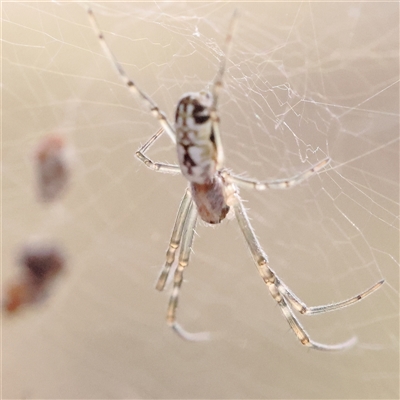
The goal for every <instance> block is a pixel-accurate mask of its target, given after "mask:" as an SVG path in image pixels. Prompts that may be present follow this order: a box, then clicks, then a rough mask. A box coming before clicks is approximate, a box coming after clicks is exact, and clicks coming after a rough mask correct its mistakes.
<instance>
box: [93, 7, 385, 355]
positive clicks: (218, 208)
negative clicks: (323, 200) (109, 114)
mask: <svg viewBox="0 0 400 400" xmlns="http://www.w3.org/2000/svg"><path fill="white" fill-rule="evenodd" d="M88 14H89V19H90V22H91V25H92V27H93V29H94V32H95V33H96V35H97V37H98V39H99V42H100V44H101V46H102V48H103V50H104V52H105V54H106V55H107V57H108V58H109V59H110V61H111V62H112V64H113V66H114V67H115V68H116V70H117V72H118V75H119V77H120V78H121V79H122V81H123V82H124V84H125V85H126V86H127V88H128V89H129V90H130V92H131V93H132V94H133V95H135V96H137V97H138V98H139V99H140V100H141V101H142V102H143V103H144V104H145V105H146V106H147V108H148V109H149V111H150V112H151V114H152V115H153V116H154V117H155V118H156V119H157V120H158V121H159V124H160V129H159V130H158V131H157V132H156V133H155V134H154V135H153V136H151V137H150V139H149V140H148V141H147V142H146V143H145V144H144V145H143V146H141V147H140V148H139V150H138V151H137V152H136V157H137V158H138V159H139V160H140V161H141V162H143V163H144V164H145V165H146V167H148V168H150V169H151V170H153V171H157V172H163V173H167V174H179V173H180V174H182V175H183V176H184V177H185V178H186V179H187V180H188V184H189V185H188V188H187V189H186V191H185V193H184V195H183V198H182V201H181V203H180V206H179V209H178V213H177V216H176V221H175V225H174V228H173V231H172V235H171V239H170V242H169V247H168V250H167V253H166V262H165V264H164V266H163V268H162V270H161V273H160V276H159V278H158V280H157V283H156V288H157V289H158V290H160V291H162V290H164V288H165V285H166V282H167V280H168V278H169V277H170V276H173V287H172V292H171V295H170V300H169V304H168V310H167V323H168V325H169V326H170V327H172V328H173V330H174V331H175V332H176V333H177V334H178V335H179V336H180V337H182V338H183V339H186V340H203V339H205V338H206V336H205V335H204V334H205V333H204V332H203V333H190V332H187V331H186V330H184V328H183V327H182V326H181V325H179V324H178V322H177V321H176V309H177V305H178V297H179V292H180V288H181V285H182V281H183V272H184V270H185V268H186V267H187V266H188V265H189V258H190V252H191V246H192V242H193V236H194V231H195V226H196V221H197V219H198V217H200V218H201V219H202V220H203V221H204V222H206V223H208V224H219V223H220V222H222V221H223V220H224V219H225V217H226V216H227V214H228V212H229V211H230V210H231V209H233V213H234V216H235V217H236V220H237V222H238V224H239V227H240V229H241V231H242V233H243V235H244V237H245V239H246V242H247V245H248V247H249V249H250V252H251V255H252V257H253V259H254V262H255V264H256V266H257V269H258V272H259V274H260V275H261V278H262V279H263V281H264V282H265V284H266V285H267V287H268V289H269V291H270V294H271V296H272V298H273V299H274V300H275V301H276V302H277V303H278V305H279V307H280V309H281V311H282V313H283V315H284V317H285V318H286V320H287V322H288V324H289V326H290V328H291V329H292V330H293V332H294V334H295V335H296V337H297V338H298V340H299V341H300V343H301V344H302V345H304V346H306V347H310V348H313V349H317V350H344V349H347V348H349V347H351V346H353V345H354V344H355V343H356V341H357V338H356V337H352V338H351V339H349V340H347V341H345V342H342V343H338V344H332V345H330V344H322V343H318V342H315V341H314V340H312V339H311V338H310V336H309V335H308V333H307V332H306V331H305V329H304V328H303V326H302V325H301V324H300V322H299V320H298V319H297V317H296V316H295V314H294V310H296V311H298V312H299V313H300V314H305V315H314V314H319V313H325V312H328V311H334V310H339V309H342V308H344V307H347V306H349V305H351V304H353V303H356V302H358V301H360V300H362V299H363V298H365V297H366V296H368V295H369V294H371V293H373V292H375V291H376V290H377V289H378V288H379V287H380V286H381V285H382V284H383V282H384V280H381V281H379V282H377V283H376V284H375V285H373V286H372V287H370V288H369V289H367V290H365V291H364V292H362V293H360V294H357V295H356V296H353V297H351V298H349V299H347V300H344V301H340V302H338V303H333V304H327V305H323V306H316V307H309V306H307V305H306V304H305V303H304V302H303V301H302V300H300V299H299V298H298V297H297V296H296V295H295V294H294V293H293V292H292V290H291V289H289V287H288V286H286V284H285V283H284V282H283V281H282V280H281V279H280V278H279V276H278V275H277V274H276V273H275V271H274V270H273V269H272V268H271V267H270V266H269V262H268V257H267V255H266V254H265V252H264V251H263V249H262V248H261V245H260V243H259V241H258V239H257V237H256V235H255V232H254V230H253V228H252V226H251V224H250V221H249V218H248V216H247V212H246V210H245V208H244V206H243V202H242V199H241V198H240V196H239V187H242V188H245V189H255V190H259V191H262V190H265V189H287V188H291V187H293V186H295V185H298V184H300V183H301V182H303V181H305V180H307V179H308V178H310V177H311V176H313V175H315V174H316V173H318V172H319V171H321V170H322V169H323V168H324V167H325V166H326V165H327V164H328V163H329V162H330V158H325V159H323V160H322V161H320V162H319V163H317V164H315V165H313V166H312V167H311V168H309V169H307V170H306V171H304V172H301V173H299V174H297V175H295V176H293V177H291V178H288V179H278V180H272V181H269V180H267V181H258V180H253V179H246V178H242V177H239V176H236V175H234V174H232V173H231V172H230V171H228V170H227V169H225V168H224V167H223V160H224V154H223V149H222V143H221V135H220V130H219V116H218V111H217V105H218V99H219V94H220V91H221V89H222V87H223V76H224V73H225V69H226V60H227V57H228V54H229V51H230V49H231V46H232V35H233V32H234V28H235V25H236V21H237V12H236V11H235V12H234V14H233V16H232V19H231V21H230V24H229V27H228V33H227V35H226V38H225V42H224V48H223V50H224V56H223V57H222V59H221V61H220V66H219V69H218V72H217V74H216V77H215V79H214V81H213V84H212V87H211V90H210V91H206V90H203V91H200V92H191V93H186V94H184V95H183V96H182V97H181V99H180V100H179V102H178V105H177V107H176V112H175V124H174V125H173V124H172V123H170V122H169V120H168V119H167V117H166V115H165V113H164V112H163V111H162V110H160V109H159V108H158V106H157V105H156V103H155V102H154V101H153V100H152V99H151V98H150V97H149V96H148V95H147V94H145V93H144V92H143V91H142V90H141V89H140V88H139V87H138V86H137V85H136V83H134V82H133V80H132V79H130V78H129V76H128V75H127V73H126V72H125V70H124V69H123V67H122V65H121V64H120V63H119V62H118V60H117V59H116V57H115V56H114V54H113V53H112V51H111V49H110V48H109V46H108V44H107V43H106V41H105V39H104V35H103V33H102V31H101V30H100V28H99V25H98V23H97V21H96V18H95V16H94V14H93V11H92V10H91V9H90V8H89V9H88ZM164 132H165V133H167V134H168V135H169V136H170V138H171V139H172V141H173V143H175V144H176V149H177V155H178V162H179V165H171V164H166V163H160V162H155V161H153V160H151V159H150V158H149V157H147V155H146V152H147V150H148V149H149V148H150V147H151V146H152V145H153V144H154V143H155V142H156V141H157V139H159V138H160V136H161V135H162V134H163V133H164ZM178 249H179V259H178V265H177V266H176V269H175V270H174V268H173V265H174V263H175V255H176V252H177V250H178Z"/></svg>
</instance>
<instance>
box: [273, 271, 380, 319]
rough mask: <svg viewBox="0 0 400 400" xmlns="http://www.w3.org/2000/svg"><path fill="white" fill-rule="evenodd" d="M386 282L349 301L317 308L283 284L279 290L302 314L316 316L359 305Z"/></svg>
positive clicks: (377, 284)
mask: <svg viewBox="0 0 400 400" xmlns="http://www.w3.org/2000/svg"><path fill="white" fill-rule="evenodd" d="M384 282H385V280H384V279H382V280H380V281H379V282H377V283H375V284H374V285H373V286H371V287H370V288H369V289H367V290H364V291H363V292H361V293H359V294H357V295H355V296H353V297H351V298H349V299H347V300H343V301H339V302H337V303H332V304H326V305H323V306H316V307H308V306H307V305H306V304H305V303H304V302H303V301H301V300H300V299H299V298H298V297H297V296H296V295H295V294H294V293H293V292H292V291H291V290H290V289H289V288H288V287H287V286H286V285H285V284H284V283H282V282H280V284H279V285H278V290H279V292H280V293H281V294H282V296H284V297H285V298H287V299H288V301H289V302H290V304H291V305H292V306H293V308H294V309H295V310H297V311H298V312H299V313H300V314H304V315H315V314H322V313H326V312H329V311H336V310H340V309H342V308H344V307H348V306H350V305H352V304H354V303H357V302H358V301H360V300H362V299H364V298H365V297H367V296H369V295H370V294H372V293H373V292H375V291H376V290H378V289H379V288H380V287H381V286H382V285H383V283H384Z"/></svg>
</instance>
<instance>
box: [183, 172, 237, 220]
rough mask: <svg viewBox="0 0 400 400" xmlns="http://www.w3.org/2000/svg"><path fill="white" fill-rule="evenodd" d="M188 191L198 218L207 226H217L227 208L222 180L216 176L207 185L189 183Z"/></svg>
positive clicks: (224, 215)
mask: <svg viewBox="0 0 400 400" xmlns="http://www.w3.org/2000/svg"><path fill="white" fill-rule="evenodd" d="M190 189H191V193H192V197H193V200H194V202H195V204H196V207H197V211H198V213H199V215H200V218H201V219H202V220H203V221H205V222H207V223H209V224H219V223H220V222H221V221H222V220H223V219H224V218H225V217H226V214H228V211H229V206H228V204H227V199H226V195H225V186H224V184H223V181H222V179H221V178H220V177H219V176H218V175H216V176H215V178H214V179H213V180H212V181H211V182H209V183H202V184H199V183H193V182H192V183H191V184H190Z"/></svg>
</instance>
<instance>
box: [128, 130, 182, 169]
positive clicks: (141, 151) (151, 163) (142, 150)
mask: <svg viewBox="0 0 400 400" xmlns="http://www.w3.org/2000/svg"><path fill="white" fill-rule="evenodd" d="M163 133H164V129H163V128H160V129H159V130H158V131H157V132H156V133H155V134H154V135H153V136H152V137H151V138H150V139H149V140H148V141H147V142H146V143H145V144H144V145H143V146H142V147H140V149H139V150H138V151H137V152H136V153H135V155H136V157H137V158H138V159H139V160H140V161H141V162H142V163H143V164H144V165H146V167H147V168H150V169H151V170H153V171H157V172H164V173H166V174H179V173H180V172H181V169H180V167H179V165H173V164H166V163H159V162H154V161H153V160H151V159H150V158H149V157H147V156H146V155H145V153H146V151H147V150H148V149H149V148H150V147H151V146H152V145H153V144H154V142H155V141H156V140H157V139H158V138H159V137H160V136H161V135H162V134H163Z"/></svg>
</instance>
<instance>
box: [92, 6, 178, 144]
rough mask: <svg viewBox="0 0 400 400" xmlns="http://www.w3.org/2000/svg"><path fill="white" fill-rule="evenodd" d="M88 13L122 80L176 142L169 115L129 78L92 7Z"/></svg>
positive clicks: (104, 49) (102, 45)
mask: <svg viewBox="0 0 400 400" xmlns="http://www.w3.org/2000/svg"><path fill="white" fill-rule="evenodd" d="M87 12H88V15H89V21H90V23H91V25H92V27H93V30H94V32H95V33H96V35H97V37H98V39H99V41H100V44H101V47H102V48H103V51H104V53H105V54H106V56H107V57H108V58H109V60H110V61H111V63H112V64H113V65H114V67H115V69H116V70H117V72H118V75H119V77H120V78H121V80H122V82H123V83H124V84H125V85H126V87H127V88H128V89H129V91H130V92H131V93H132V94H133V95H134V96H137V97H139V98H140V99H141V100H142V101H143V103H144V104H145V105H146V106H147V107H148V109H149V110H150V112H151V114H152V115H153V117H154V118H156V119H157V120H158V121H159V123H160V125H161V127H162V128H163V129H164V131H165V132H166V133H167V134H168V135H169V136H170V138H171V140H172V141H173V142H174V143H175V142H176V138H175V131H174V128H173V127H172V125H171V124H170V122H169V121H168V119H167V117H166V116H165V114H164V113H163V112H162V111H161V110H160V109H159V108H158V106H157V104H156V103H154V101H153V100H152V99H151V98H150V97H149V96H148V95H147V94H146V93H144V92H143V91H142V90H141V89H139V88H138V86H136V84H135V83H134V82H133V80H132V79H130V78H129V76H128V74H127V73H126V72H125V70H124V68H123V67H122V65H121V64H120V63H119V62H118V60H117V59H116V57H115V56H114V53H113V52H112V51H111V49H110V47H109V46H108V44H107V42H106V40H105V39H104V35H103V32H102V31H101V30H100V27H99V25H98V23H97V20H96V18H95V16H94V13H93V11H92V9H91V8H90V7H89V8H88V10H87Z"/></svg>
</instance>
